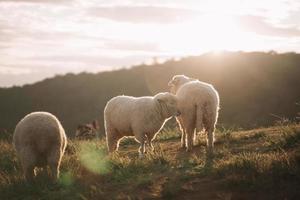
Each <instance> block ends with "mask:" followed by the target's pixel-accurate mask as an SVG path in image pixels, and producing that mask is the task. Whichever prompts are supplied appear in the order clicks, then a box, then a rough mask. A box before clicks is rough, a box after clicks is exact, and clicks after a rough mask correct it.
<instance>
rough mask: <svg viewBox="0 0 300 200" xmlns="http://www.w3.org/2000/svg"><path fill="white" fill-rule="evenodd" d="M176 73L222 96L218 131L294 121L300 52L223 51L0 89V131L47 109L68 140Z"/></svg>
mask: <svg viewBox="0 0 300 200" xmlns="http://www.w3.org/2000/svg"><path fill="white" fill-rule="evenodd" d="M175 74H186V75H188V76H191V77H195V78H198V79H200V80H202V81H206V82H209V83H212V84H213V85H214V86H215V87H216V89H217V90H218V91H219V93H220V98H221V111H220V120H219V127H222V126H225V127H243V128H253V127H259V126H265V125H270V124H273V123H274V121H275V120H277V118H276V117H274V116H273V115H276V116H280V117H287V118H290V119H293V118H294V117H295V116H296V113H297V111H298V110H299V106H298V107H297V106H296V104H295V103H296V102H299V101H300V92H299V91H300V78H299V75H300V54H296V53H284V54H277V53H275V52H269V53H263V52H251V53H244V52H223V53H220V54H214V53H207V54H203V55H200V56H193V57H186V58H182V59H180V60H169V61H166V62H165V63H162V64H158V63H156V64H153V65H139V66H133V67H132V68H130V69H121V70H117V71H111V72H102V73H98V74H91V73H81V74H77V75H74V74H67V75H64V76H56V77H54V78H49V79H46V80H44V81H41V82H38V83H35V84H32V85H25V86H23V87H13V88H2V89H0V128H2V129H7V130H8V131H9V132H12V130H13V129H14V127H15V125H16V123H17V122H18V121H19V120H20V119H21V118H22V117H23V116H24V115H25V114H27V113H29V112H32V111H37V110H43V111H49V112H51V113H53V114H55V115H57V116H58V118H59V119H60V120H61V121H62V124H63V126H64V127H65V128H66V130H67V134H68V135H69V136H73V135H74V131H75V128H76V127H77V125H78V124H81V123H87V122H90V121H92V120H93V119H98V120H99V122H100V125H101V127H102V133H103V109H104V106H105V104H106V102H107V101H108V100H109V99H110V98H112V97H114V96H116V95H122V94H125V95H133V96H143V95H153V94H155V93H157V92H160V91H167V90H168V88H167V82H168V81H169V80H170V78H171V77H172V76H173V75H175Z"/></svg>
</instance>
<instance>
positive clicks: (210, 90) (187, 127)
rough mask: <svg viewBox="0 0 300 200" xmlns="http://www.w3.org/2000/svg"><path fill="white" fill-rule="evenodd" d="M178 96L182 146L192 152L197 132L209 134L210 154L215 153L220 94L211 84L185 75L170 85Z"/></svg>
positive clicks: (179, 76)
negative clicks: (215, 132) (203, 131)
mask: <svg viewBox="0 0 300 200" xmlns="http://www.w3.org/2000/svg"><path fill="white" fill-rule="evenodd" d="M168 85H169V86H170V91H171V92H172V93H173V94H176V96H177V99H178V108H179V110H180V112H181V115H180V116H179V117H177V118H176V119H177V122H178V124H179V126H180V129H181V131H182V137H181V146H182V147H183V148H185V147H186V148H187V151H190V150H191V149H192V146H193V142H194V139H195V130H196V132H200V131H202V130H203V128H204V129H205V130H206V132H207V147H208V153H212V152H213V145H214V131H215V126H216V123H217V119H218V111H219V101H220V100H219V94H218V92H217V91H216V90H215V89H214V87H213V86H212V85H210V84H207V83H204V82H201V81H199V80H197V79H193V78H189V77H187V76H184V75H176V76H174V77H173V78H172V80H171V81H170V82H169V83H168Z"/></svg>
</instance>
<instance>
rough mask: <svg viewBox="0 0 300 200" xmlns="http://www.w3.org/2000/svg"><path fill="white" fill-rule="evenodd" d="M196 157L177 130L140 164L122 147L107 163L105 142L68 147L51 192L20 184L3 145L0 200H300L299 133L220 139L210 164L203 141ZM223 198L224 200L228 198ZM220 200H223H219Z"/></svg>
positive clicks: (232, 134)
mask: <svg viewBox="0 0 300 200" xmlns="http://www.w3.org/2000/svg"><path fill="white" fill-rule="evenodd" d="M198 138H200V139H198V140H199V141H198V145H196V146H195V148H194V150H193V151H192V152H189V153H187V152H185V151H184V150H181V149H180V134H179V131H178V130H171V129H166V130H163V131H162V133H160V134H159V135H158V137H157V139H156V142H155V143H156V144H155V151H154V152H148V153H147V154H146V155H145V157H144V158H143V159H139V158H138V153H137V150H138V144H137V143H136V142H135V141H133V140H132V139H126V140H124V141H122V142H121V144H120V145H121V146H120V151H119V152H117V153H114V154H112V155H108V154H107V151H106V145H105V141H104V140H92V141H79V140H74V141H71V140H70V141H69V143H68V147H67V150H66V153H65V155H64V157H63V160H62V165H61V176H60V179H59V181H58V182H57V183H55V184H53V183H50V181H49V180H48V178H47V175H46V172H42V171H39V173H38V176H37V178H36V182H35V183H34V184H27V183H25V182H24V180H23V175H22V170H21V167H20V163H19V161H18V159H17V158H16V155H15V153H14V150H13V148H12V145H11V137H8V136H5V138H3V139H2V140H1V141H0V199H83V200H84V199H182V198H183V197H184V198H187V199H220V197H222V198H223V197H224V198H225V196H226V195H229V196H230V195H231V196H232V195H233V196H235V197H236V198H239V197H241V195H242V197H243V198H242V199H253V198H258V199H284V198H286V199H298V198H299V197H300V127H299V125H296V124H285V125H280V126H276V127H270V128H266V129H256V130H250V131H235V130H233V129H220V130H218V131H217V132H216V139H217V142H216V145H215V154H214V157H213V159H211V158H208V157H206V153H205V152H206V149H205V145H206V141H205V137H204V135H203V134H202V135H200V136H198ZM224 195H225V196H224ZM222 198H221V199H222Z"/></svg>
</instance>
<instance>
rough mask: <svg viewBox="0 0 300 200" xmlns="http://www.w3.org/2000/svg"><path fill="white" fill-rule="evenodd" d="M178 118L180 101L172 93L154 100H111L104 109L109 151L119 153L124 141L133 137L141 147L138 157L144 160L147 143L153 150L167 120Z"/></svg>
mask: <svg viewBox="0 0 300 200" xmlns="http://www.w3.org/2000/svg"><path fill="white" fill-rule="evenodd" d="M178 115H180V112H179V111H178V109H177V98H176V96H175V95H173V94H171V93H169V92H165V93H158V94H157V95H155V96H154V97H148V96H144V97H132V96H117V97H114V98H112V99H111V100H110V101H108V103H107V104H106V107H105V109H104V124H105V132H106V141H107V148H108V151H109V152H114V151H117V150H118V147H119V142H120V140H121V139H122V138H123V137H128V136H134V138H135V140H136V141H137V142H139V143H140V148H139V157H143V155H144V153H145V152H146V149H145V143H146V142H147V144H148V145H149V146H150V147H151V148H152V150H154V148H153V145H152V141H153V140H154V139H155V137H156V135H157V133H158V132H159V131H160V130H161V128H162V127H163V125H164V124H165V122H166V121H167V120H168V119H170V118H171V117H172V116H178Z"/></svg>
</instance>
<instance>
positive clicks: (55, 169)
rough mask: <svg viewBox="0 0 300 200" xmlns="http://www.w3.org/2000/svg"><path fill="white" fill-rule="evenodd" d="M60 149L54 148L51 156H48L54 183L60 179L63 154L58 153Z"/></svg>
mask: <svg viewBox="0 0 300 200" xmlns="http://www.w3.org/2000/svg"><path fill="white" fill-rule="evenodd" d="M57 149H59V148H54V149H53V151H51V153H50V155H48V158H47V163H48V165H49V167H50V171H51V179H52V180H53V181H57V179H58V177H59V166H60V160H61V152H60V151H58V150H57Z"/></svg>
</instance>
